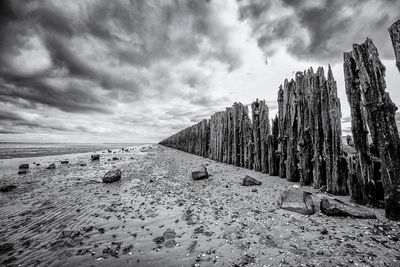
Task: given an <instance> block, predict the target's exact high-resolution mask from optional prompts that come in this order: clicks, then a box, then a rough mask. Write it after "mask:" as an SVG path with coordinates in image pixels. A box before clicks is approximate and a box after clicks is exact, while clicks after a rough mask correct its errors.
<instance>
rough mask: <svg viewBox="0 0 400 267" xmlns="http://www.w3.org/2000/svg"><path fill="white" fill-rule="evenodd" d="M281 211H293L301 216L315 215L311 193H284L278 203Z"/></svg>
mask: <svg viewBox="0 0 400 267" xmlns="http://www.w3.org/2000/svg"><path fill="white" fill-rule="evenodd" d="M278 206H279V207H280V208H281V209H284V210H289V211H294V212H297V213H300V214H303V215H312V214H314V213H315V209H314V202H313V200H312V198H311V193H309V192H303V191H284V192H282V194H281V197H280V199H279V202H278Z"/></svg>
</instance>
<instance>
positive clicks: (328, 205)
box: [321, 197, 376, 219]
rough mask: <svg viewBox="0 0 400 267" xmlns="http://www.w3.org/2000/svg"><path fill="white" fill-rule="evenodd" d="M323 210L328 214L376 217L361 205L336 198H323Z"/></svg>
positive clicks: (365, 217)
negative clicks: (354, 204)
mask: <svg viewBox="0 0 400 267" xmlns="http://www.w3.org/2000/svg"><path fill="white" fill-rule="evenodd" d="M321 212H322V213H324V214H326V215H328V216H351V217H354V218H359V219H375V218H376V216H375V214H373V213H372V212H370V211H368V210H367V209H365V208H362V207H359V206H353V205H350V204H346V203H344V202H342V201H340V200H338V199H335V198H327V197H325V198H323V199H322V200H321Z"/></svg>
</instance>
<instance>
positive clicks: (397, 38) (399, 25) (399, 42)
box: [389, 19, 400, 71]
mask: <svg viewBox="0 0 400 267" xmlns="http://www.w3.org/2000/svg"><path fill="white" fill-rule="evenodd" d="M389 34H390V38H391V39H392V44H393V49H394V55H395V57H396V66H397V68H398V69H399V71H400V19H399V20H398V21H396V22H395V23H393V24H392V25H391V26H390V28H389Z"/></svg>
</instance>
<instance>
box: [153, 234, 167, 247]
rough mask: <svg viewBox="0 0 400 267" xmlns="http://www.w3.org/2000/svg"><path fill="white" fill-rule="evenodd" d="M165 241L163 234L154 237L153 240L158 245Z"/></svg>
mask: <svg viewBox="0 0 400 267" xmlns="http://www.w3.org/2000/svg"><path fill="white" fill-rule="evenodd" d="M164 241H165V239H164V237H163V236H158V237H156V238H154V239H153V242H154V243H156V244H157V245H160V244H163V243H164Z"/></svg>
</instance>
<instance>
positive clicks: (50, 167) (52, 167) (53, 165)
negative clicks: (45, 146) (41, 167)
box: [46, 163, 56, 170]
mask: <svg viewBox="0 0 400 267" xmlns="http://www.w3.org/2000/svg"><path fill="white" fill-rule="evenodd" d="M55 168H56V164H55V163H51V164H50V165H49V166H47V167H46V169H48V170H52V169H55Z"/></svg>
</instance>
